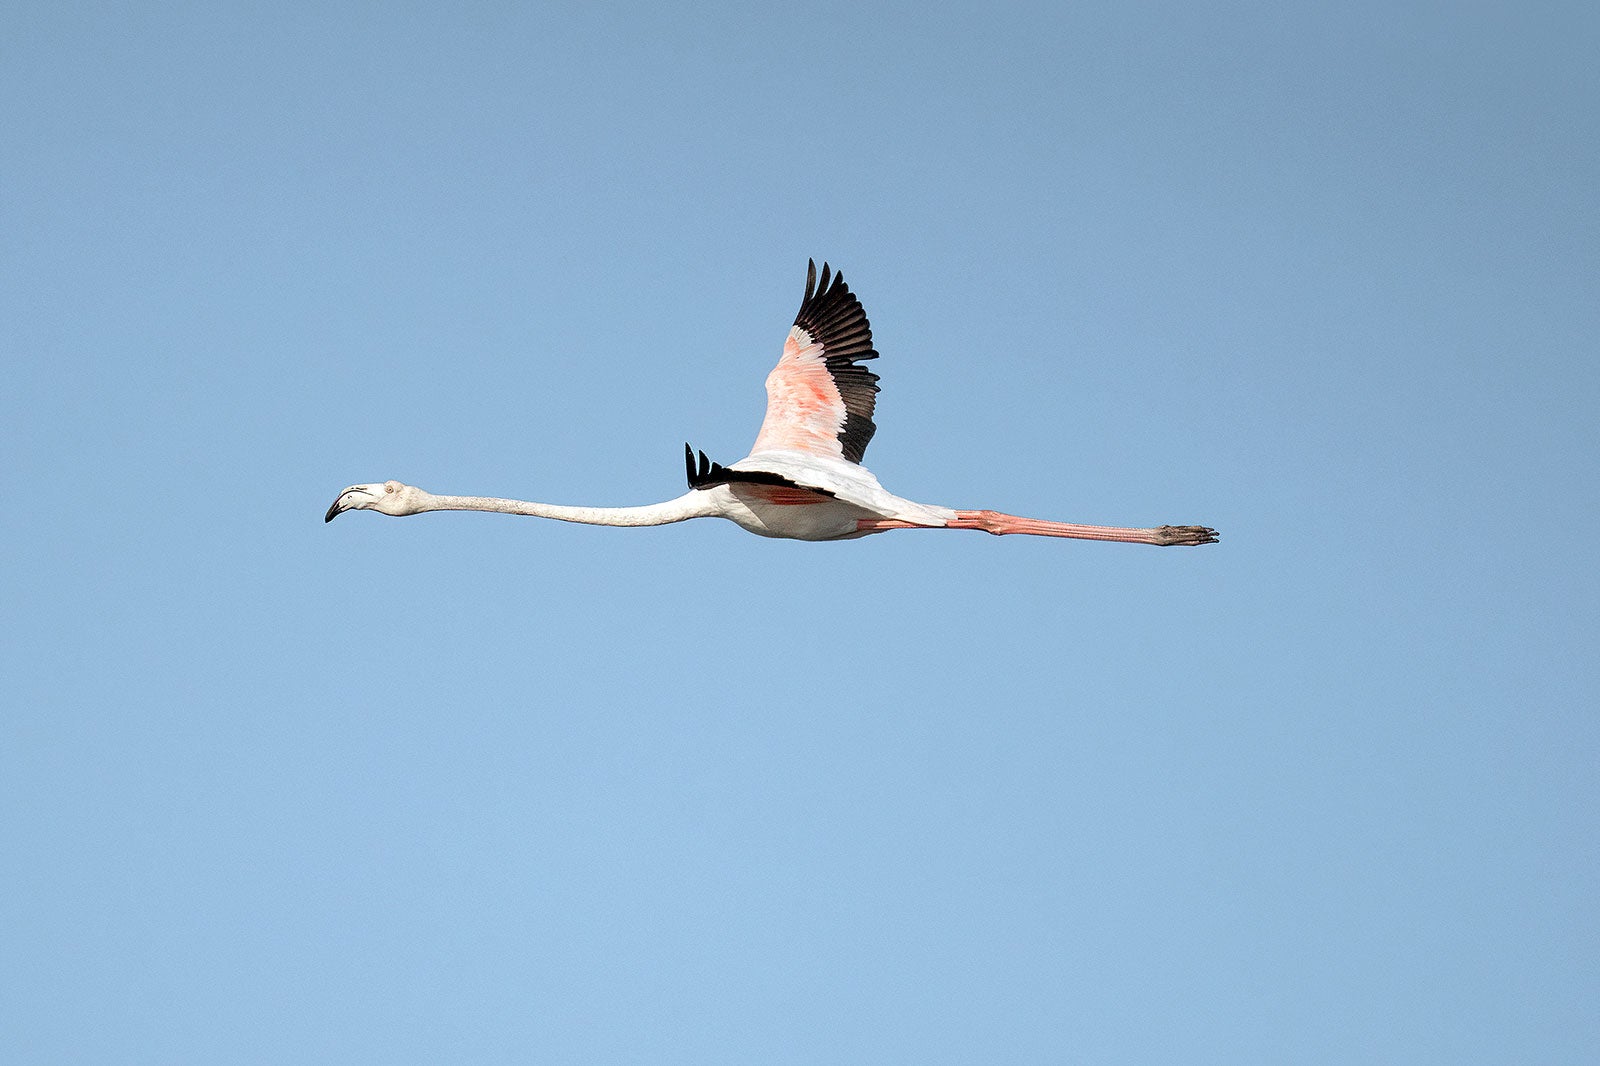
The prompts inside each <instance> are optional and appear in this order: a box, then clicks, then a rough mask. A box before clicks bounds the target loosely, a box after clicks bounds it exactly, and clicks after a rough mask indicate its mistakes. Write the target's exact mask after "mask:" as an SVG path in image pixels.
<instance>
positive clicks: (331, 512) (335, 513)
mask: <svg viewBox="0 0 1600 1066" xmlns="http://www.w3.org/2000/svg"><path fill="white" fill-rule="evenodd" d="M340 513H341V511H340V508H339V501H338V500H334V501H333V506H332V507H330V508H328V513H327V514H326V515H324V516H323V517H322V521H323V524H327V523H329V522H332V521H333V520H334V519H335V518H337V517H339V515H340Z"/></svg>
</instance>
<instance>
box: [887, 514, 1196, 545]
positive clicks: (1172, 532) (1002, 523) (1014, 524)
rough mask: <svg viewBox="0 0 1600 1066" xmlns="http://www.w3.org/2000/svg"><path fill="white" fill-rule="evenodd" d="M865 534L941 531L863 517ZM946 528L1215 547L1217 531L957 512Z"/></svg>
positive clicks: (997, 533)
mask: <svg viewBox="0 0 1600 1066" xmlns="http://www.w3.org/2000/svg"><path fill="white" fill-rule="evenodd" d="M856 528H857V529H859V530H861V531H862V532H863V533H877V532H880V531H882V530H885V529H924V528H938V527H926V526H918V525H917V524H916V523H915V522H902V521H900V520H899V519H897V518H863V519H862V520H860V521H859V522H857V523H856ZM944 528H945V529H981V530H983V531H984V532H985V533H993V534H994V535H995V536H1004V535H1005V534H1007V533H1028V534H1031V535H1033V536H1036V537H1072V538H1074V539H1076V540H1115V541H1122V542H1124V543H1127V544H1159V545H1169V544H1187V545H1193V544H1215V543H1216V542H1217V531H1216V530H1214V529H1208V528H1207V527H1205V526H1160V527H1158V528H1156V529H1126V528H1123V527H1121V526H1079V525H1073V524H1071V523H1070V522H1046V521H1045V520H1044V519H1042V518H1019V517H1018V516H1016V515H1014V514H1001V513H1000V512H999V511H957V512H956V517H955V518H954V519H952V520H951V521H949V522H946V523H945V525H944Z"/></svg>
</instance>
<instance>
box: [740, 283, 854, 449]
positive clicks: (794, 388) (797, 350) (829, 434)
mask: <svg viewBox="0 0 1600 1066" xmlns="http://www.w3.org/2000/svg"><path fill="white" fill-rule="evenodd" d="M876 358H878V353H877V352H875V351H873V348H872V326H871V324H870V323H868V322H867V313H866V312H865V311H864V310H862V308H861V301H860V300H857V299H856V296H855V293H853V292H851V291H850V289H849V288H848V287H846V285H845V283H844V275H843V274H834V275H833V276H832V278H831V279H830V277H829V270H828V264H826V263H824V264H822V281H821V284H818V282H817V264H816V261H815V260H811V261H809V262H808V263H807V266H806V296H805V299H804V300H802V301H801V303H800V313H799V314H797V315H795V317H794V328H793V329H791V330H790V331H789V337H788V339H787V340H785V341H784V343H783V355H782V357H781V358H779V360H778V365H777V366H776V367H774V368H773V370H772V373H770V374H768V375H767V417H766V418H765V419H764V420H763V421H762V423H761V432H760V433H758V434H756V443H755V445H754V446H753V447H752V448H751V449H750V453H751V455H755V454H757V453H760V452H767V451H797V452H805V453H807V454H810V455H815V456H819V457H827V458H833V459H840V458H842V459H845V460H847V461H849V462H852V463H859V462H861V456H862V454H863V453H865V452H866V450H867V443H868V442H869V441H871V440H872V434H873V433H875V432H877V429H878V427H877V426H875V425H873V423H872V412H873V408H874V407H875V406H876V405H877V401H878V375H876V374H874V373H873V372H872V371H870V370H868V369H867V368H866V367H864V366H861V365H859V364H861V363H863V362H865V361H866V360H868V359H876Z"/></svg>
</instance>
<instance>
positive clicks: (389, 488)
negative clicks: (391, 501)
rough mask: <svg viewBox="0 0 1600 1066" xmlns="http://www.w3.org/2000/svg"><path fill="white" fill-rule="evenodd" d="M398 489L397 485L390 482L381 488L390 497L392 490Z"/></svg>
mask: <svg viewBox="0 0 1600 1066" xmlns="http://www.w3.org/2000/svg"><path fill="white" fill-rule="evenodd" d="M399 487H400V486H399V485H397V484H395V483H394V482H393V481H390V482H388V483H386V484H385V485H384V486H383V491H384V492H387V493H390V494H391V495H392V494H393V493H394V490H395V489H398V488H399Z"/></svg>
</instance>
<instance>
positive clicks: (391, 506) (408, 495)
mask: <svg viewBox="0 0 1600 1066" xmlns="http://www.w3.org/2000/svg"><path fill="white" fill-rule="evenodd" d="M427 495H428V494H427V493H426V492H423V491H422V490H421V489H419V488H417V487H416V486H415V485H406V484H402V483H401V482H399V481H383V482H379V483H378V484H375V485H351V486H350V487H349V488H347V489H345V490H344V491H343V492H341V493H339V498H338V499H336V500H334V501H333V506H332V507H329V508H328V513H327V515H326V516H325V517H324V518H323V519H322V520H323V521H324V522H332V521H333V520H334V519H335V518H337V517H338V516H339V515H342V514H344V512H346V511H378V512H379V513H381V514H386V515H394V516H396V517H398V516H400V515H408V514H416V513H417V512H418V511H419V510H421V509H422V502H423V500H424V499H426V498H427Z"/></svg>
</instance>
